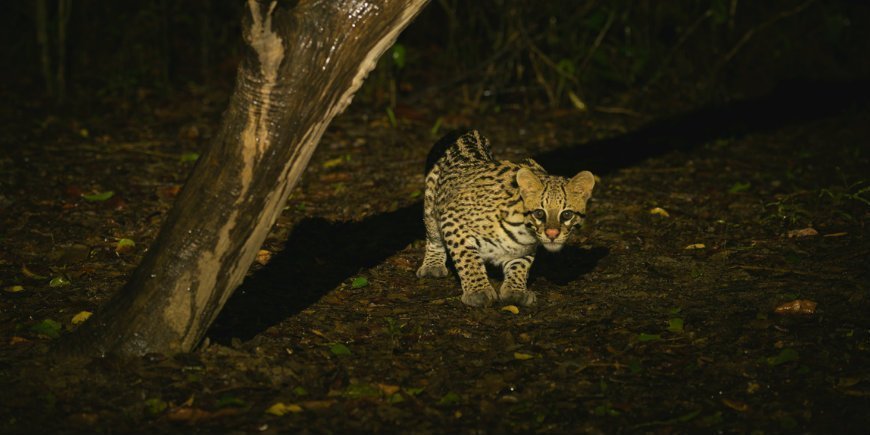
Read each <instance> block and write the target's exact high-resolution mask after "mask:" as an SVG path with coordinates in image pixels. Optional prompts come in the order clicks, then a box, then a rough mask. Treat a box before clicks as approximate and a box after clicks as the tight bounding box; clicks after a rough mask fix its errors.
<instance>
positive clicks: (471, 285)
mask: <svg viewBox="0 0 870 435" xmlns="http://www.w3.org/2000/svg"><path fill="white" fill-rule="evenodd" d="M456 238H457V241H456V242H455V243H451V241H450V240H446V242H447V246H448V249H449V250H450V257H451V258H453V264H454V265H455V266H456V273H457V274H459V280H460V282H461V283H462V297H461V298H460V299H461V300H462V303H464V304H466V305H471V306H472V307H486V306H489V305H491V304H492V302H493V301H494V300H495V299H496V294H495V289H493V288H492V285H491V284H490V283H489V278H487V276H486V266H484V264H483V258H482V257H481V256H480V251H479V247H478V246H477V242H476V239H475V238H474V237H462V236H461V235H457V236H456Z"/></svg>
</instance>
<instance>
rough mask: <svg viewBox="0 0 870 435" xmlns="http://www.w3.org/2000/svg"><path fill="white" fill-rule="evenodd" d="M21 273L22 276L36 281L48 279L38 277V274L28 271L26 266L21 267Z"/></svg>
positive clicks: (42, 276) (43, 276) (41, 276)
mask: <svg viewBox="0 0 870 435" xmlns="http://www.w3.org/2000/svg"><path fill="white" fill-rule="evenodd" d="M21 273H22V274H23V275H24V276H26V277H28V278H31V279H38V280H43V279H48V277H47V276H45V275H40V274H38V273H35V272H33V271H31V270H30V269H28V268H27V266H21Z"/></svg>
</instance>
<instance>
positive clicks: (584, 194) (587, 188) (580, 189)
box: [566, 171, 595, 201]
mask: <svg viewBox="0 0 870 435" xmlns="http://www.w3.org/2000/svg"><path fill="white" fill-rule="evenodd" d="M593 187H595V176H593V175H592V173H591V172H589V171H583V172H581V173H579V174H577V175H575V176H574V178H572V179H570V180H569V181H568V185H567V186H566V190H567V191H568V192H570V194H571V195H577V196H579V197H581V198H582V199H583V201H585V200H587V199H589V197H590V196H592V188H593Z"/></svg>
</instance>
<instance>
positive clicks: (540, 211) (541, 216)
mask: <svg viewBox="0 0 870 435" xmlns="http://www.w3.org/2000/svg"><path fill="white" fill-rule="evenodd" d="M532 216H534V217H535V219H537V220H539V221H542V220H544V218H545V217H547V213H546V212H544V210H543V209H540V208H539V209H537V210H535V211H533V212H532Z"/></svg>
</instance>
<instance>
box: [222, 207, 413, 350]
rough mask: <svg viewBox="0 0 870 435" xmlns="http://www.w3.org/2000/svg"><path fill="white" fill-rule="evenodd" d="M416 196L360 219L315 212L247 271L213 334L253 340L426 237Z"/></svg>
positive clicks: (225, 339)
mask: <svg viewBox="0 0 870 435" xmlns="http://www.w3.org/2000/svg"><path fill="white" fill-rule="evenodd" d="M421 216H423V207H422V203H420V202H417V203H414V204H412V205H410V206H407V207H404V208H400V209H398V210H396V211H392V212H389V213H382V214H379V215H375V216H372V217H370V218H368V219H365V220H363V221H359V222H329V221H327V220H325V219H321V218H314V219H306V220H303V221H302V222H300V223H299V224H298V225H296V227H295V228H294V229H293V232H292V233H291V234H290V237H289V238H288V240H287V244H286V246H285V248H284V250H283V251H281V252H280V253H278V254H277V255H275V256H273V257H272V259H271V261H269V264H268V265H266V267H264V268H263V269H262V270H260V271H258V272H257V273H255V274H253V276H250V277H248V278H247V279H245V281H244V282H243V283H242V285H241V286H240V287H239V288H238V289H237V290H236V292H235V293H234V294H233V296H232V297H230V300H229V301H227V304H226V305H225V307H224V309H223V310H222V311H221V313H220V315H218V318H217V319H216V320H215V323H214V324H213V325H212V327H211V329H210V330H209V334H208V335H209V336H210V337H211V338H212V339H214V340H217V341H218V342H226V341H229V340H230V339H231V338H233V337H236V338H240V339H242V340H249V339H250V338H252V337H253V336H255V335H257V334H258V333H260V332H262V331H263V330H264V329H266V328H268V327H270V326H272V325H274V324H276V323H278V322H280V321H281V320H282V319H285V318H287V317H289V316H292V315H294V314H296V313H298V312H300V311H302V310H304V309H305V308H307V307H308V306H310V305H311V304H313V303H314V302H317V300H319V299H320V298H321V297H323V295H324V294H325V293H326V292H328V291H329V290H332V289H333V288H335V287H336V286H338V285H339V284H340V283H341V282H342V281H344V280H346V279H348V278H349V277H351V276H353V275H354V274H356V273H357V272H359V271H360V269H365V268H370V267H374V266H375V265H377V264H378V263H381V262H383V261H384V260H386V259H387V258H388V257H389V256H391V255H393V254H395V253H396V252H398V251H399V250H401V249H402V248H404V247H405V246H407V245H408V244H409V243H411V242H412V241H414V240H416V239H420V238H422V237H423V220H422V218H421Z"/></svg>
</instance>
